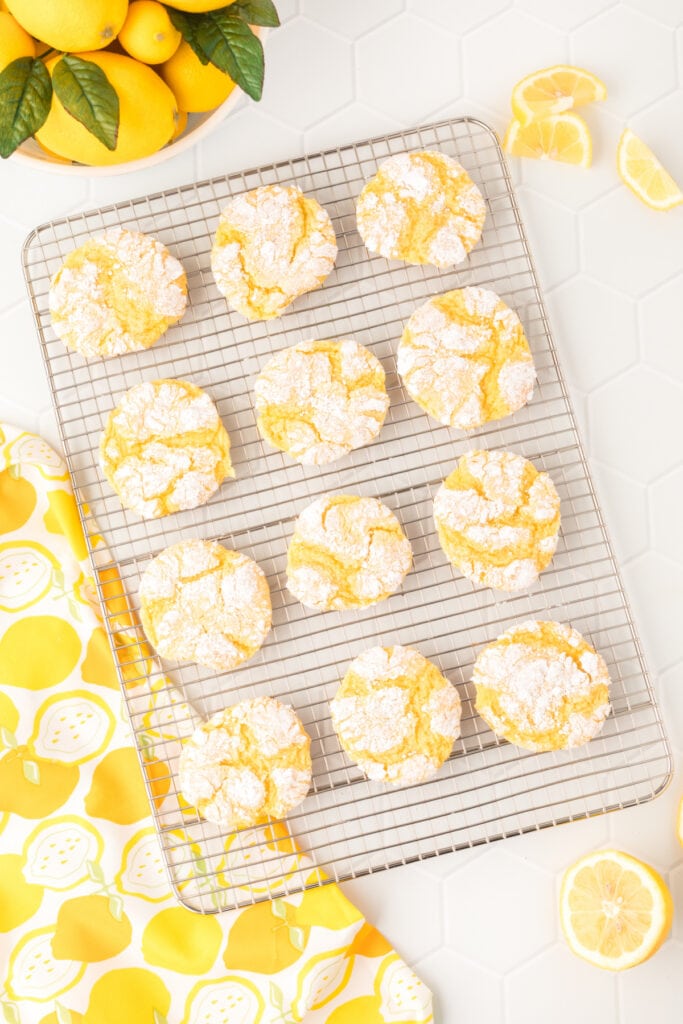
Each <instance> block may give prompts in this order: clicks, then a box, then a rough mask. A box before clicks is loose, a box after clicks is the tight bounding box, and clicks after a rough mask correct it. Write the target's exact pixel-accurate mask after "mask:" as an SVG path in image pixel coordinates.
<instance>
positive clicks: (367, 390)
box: [254, 340, 389, 465]
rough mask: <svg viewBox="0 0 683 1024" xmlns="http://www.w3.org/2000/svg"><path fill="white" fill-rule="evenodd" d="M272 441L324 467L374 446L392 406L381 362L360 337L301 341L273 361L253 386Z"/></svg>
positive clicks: (265, 431)
mask: <svg viewBox="0 0 683 1024" xmlns="http://www.w3.org/2000/svg"><path fill="white" fill-rule="evenodd" d="M254 392H255V395H256V412H257V414H258V420H257V424H258V428H259V431H260V432H261V435H262V437H263V438H265V440H266V441H267V442H268V444H270V445H272V446H273V447H274V448H279V449H280V450H281V451H284V452H287V453H288V454H289V455H291V456H292V458H293V459H296V460H297V462H303V463H305V464H310V465H323V464H324V463H328V462H333V461H334V460H335V459H339V458H341V457H342V456H343V455H347V454H348V453H349V452H350V451H352V450H353V449H354V448H360V447H362V446H363V445H366V444H369V443H370V441H372V440H373V439H374V438H375V437H376V436H377V434H378V433H379V431H380V430H381V428H382V424H383V423H384V417H385V416H386V412H387V409H388V407H389V397H388V395H387V392H386V388H385V375H384V369H383V368H382V364H381V363H380V362H379V360H378V359H377V358H376V357H375V356H374V355H373V354H372V352H369V351H368V349H366V348H364V347H363V346H362V345H359V344H358V343H357V342H355V341H351V340H341V341H323V340H321V341H302V342H300V343H299V344H298V345H293V346H292V347H291V348H286V349H283V350H282V351H281V352H278V353H276V355H274V356H273V357H272V359H269V360H268V362H267V363H266V365H265V366H264V367H263V369H262V370H261V372H260V374H259V375H258V377H257V378H256V384H255V386H254Z"/></svg>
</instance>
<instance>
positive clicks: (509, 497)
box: [434, 451, 560, 591]
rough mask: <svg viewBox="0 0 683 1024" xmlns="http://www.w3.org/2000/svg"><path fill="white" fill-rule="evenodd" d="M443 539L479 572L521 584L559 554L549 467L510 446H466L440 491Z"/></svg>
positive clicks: (484, 580)
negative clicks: (468, 449)
mask: <svg viewBox="0 0 683 1024" xmlns="http://www.w3.org/2000/svg"><path fill="white" fill-rule="evenodd" d="M434 521H435V523H436V528H437V532H438V534H439V543H440V544H441V547H442V548H443V550H444V552H445V554H446V555H447V557H448V559H449V561H450V562H451V563H452V564H453V565H454V566H455V567H456V568H457V569H459V570H460V572H461V573H463V575H464V576H467V577H468V579H470V580H472V582H473V583H477V584H479V585H480V586H484V587H493V588H494V589H496V590H507V591H513V590H522V589H524V588H526V587H530V586H531V585H532V583H535V582H536V580H537V579H538V576H539V573H541V572H542V571H543V569H545V568H546V567H547V566H548V565H549V564H550V561H551V560H552V557H553V554H554V553H555V548H556V547H557V537H558V533H559V529H560V499H559V496H558V494H557V491H556V490H555V485H554V484H553V482H552V480H551V479H550V477H549V476H548V474H547V473H539V472H538V470H537V469H536V467H535V466H533V465H532V463H531V462H529V461H528V460H527V459H524V458H522V456H521V455H516V454H515V453H514V452H506V451H472V452H466V453H465V455H463V456H462V458H461V459H460V460H459V461H458V464H457V466H456V467H455V469H454V470H453V472H452V473H450V474H449V476H447V477H446V479H445V480H444V482H443V483H442V485H441V487H440V488H439V490H438V491H437V493H436V495H435V497H434Z"/></svg>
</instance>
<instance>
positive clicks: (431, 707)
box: [330, 645, 461, 786]
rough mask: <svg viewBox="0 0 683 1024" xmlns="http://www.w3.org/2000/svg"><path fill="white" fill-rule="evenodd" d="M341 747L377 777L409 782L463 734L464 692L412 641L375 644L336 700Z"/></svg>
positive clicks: (428, 772) (430, 771)
mask: <svg viewBox="0 0 683 1024" xmlns="http://www.w3.org/2000/svg"><path fill="white" fill-rule="evenodd" d="M330 713H331V716H332V724H333V725H334V729H335V732H336V733H337V736H338V737H339V742H340V744H341V746H342V748H343V749H344V750H345V751H346V753H347V754H348V755H349V757H350V758H351V759H352V760H353V761H355V762H356V764H357V765H358V767H359V768H360V769H361V771H362V772H363V773H364V774H365V775H366V776H367V777H368V778H369V779H374V780H375V781H377V782H388V783H390V784H392V785H397V786H401V785H404V786H405V785H410V784H414V783H417V782H424V781H425V779H428V778H430V776H432V775H434V773H435V772H437V771H438V770H439V768H440V767H441V765H442V764H443V763H444V761H445V760H446V758H447V757H448V756H449V754H450V752H451V750H452V749H453V744H454V742H455V740H456V739H457V738H458V736H459V735H460V713H461V704H460V697H459V695H458V692H457V690H456V689H455V687H454V686H453V685H452V684H451V683H449V681H448V680H447V679H446V678H445V676H443V675H442V674H441V672H439V670H438V668H437V667H436V665H434V664H433V663H432V662H431V661H428V660H427V658H425V657H423V655H421V654H420V653H419V652H418V651H416V650H414V649H413V648H412V647H401V646H399V645H396V646H394V647H372V648H371V649H370V650H367V651H363V653H362V654H360V655H359V656H358V657H357V658H356V659H355V660H354V661H352V662H351V664H350V666H349V668H348V671H347V672H346V675H345V676H344V679H343V681H342V683H341V685H340V687H339V689H338V690H337V693H336V695H335V697H334V698H333V700H332V701H331V703H330Z"/></svg>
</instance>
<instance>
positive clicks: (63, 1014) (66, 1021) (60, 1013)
mask: <svg viewBox="0 0 683 1024" xmlns="http://www.w3.org/2000/svg"><path fill="white" fill-rule="evenodd" d="M55 1016H56V1017H57V1024H72V1021H73V1017H72V1016H71V1010H69V1009H68V1007H66V1006H62V1004H61V1003H58V1002H57V1000H56V999H55Z"/></svg>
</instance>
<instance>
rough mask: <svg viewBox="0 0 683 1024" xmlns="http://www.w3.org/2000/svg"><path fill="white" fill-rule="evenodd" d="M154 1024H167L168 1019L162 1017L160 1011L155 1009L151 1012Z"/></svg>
mask: <svg viewBox="0 0 683 1024" xmlns="http://www.w3.org/2000/svg"><path fill="white" fill-rule="evenodd" d="M153 1018H154V1024H168V1017H166V1016H164V1014H163V1013H162V1012H161V1010H157V1009H156V1007H155V1008H154V1011H153Z"/></svg>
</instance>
